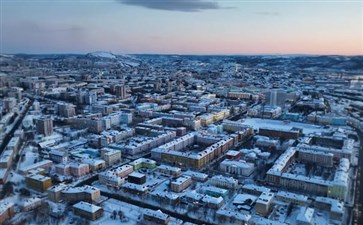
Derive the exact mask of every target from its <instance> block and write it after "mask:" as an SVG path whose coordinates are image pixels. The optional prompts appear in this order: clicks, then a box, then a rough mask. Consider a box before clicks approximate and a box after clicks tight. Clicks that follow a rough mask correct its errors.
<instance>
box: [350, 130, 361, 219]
mask: <svg viewBox="0 0 363 225" xmlns="http://www.w3.org/2000/svg"><path fill="white" fill-rule="evenodd" d="M357 132H358V135H359V140H360V150H359V162H358V176H357V182H356V185H357V186H356V189H355V190H356V193H355V195H356V196H355V204H354V205H355V206H354V211H355V213H353V217H354V218H353V221H352V224H353V225H360V224H363V215H362V210H363V208H362V204H363V193H362V192H361V191H362V184H363V132H362V131H357Z"/></svg>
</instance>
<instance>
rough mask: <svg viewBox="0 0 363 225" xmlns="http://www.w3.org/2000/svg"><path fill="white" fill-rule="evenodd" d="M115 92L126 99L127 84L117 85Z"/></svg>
mask: <svg viewBox="0 0 363 225" xmlns="http://www.w3.org/2000/svg"><path fill="white" fill-rule="evenodd" d="M115 94H116V97H117V98H120V99H125V98H126V97H127V86H125V85H116V86H115Z"/></svg>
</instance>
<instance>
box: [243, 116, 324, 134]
mask: <svg viewBox="0 0 363 225" xmlns="http://www.w3.org/2000/svg"><path fill="white" fill-rule="evenodd" d="M242 123H243V124H245V125H248V126H251V127H253V128H254V129H260V128H265V127H268V128H271V129H281V130H290V129H292V128H293V127H297V128H302V129H303V133H304V134H311V133H318V132H324V131H325V132H326V131H327V129H326V128H324V127H323V126H317V125H313V124H306V123H297V122H289V123H284V121H282V120H271V119H260V118H247V119H245V120H244V121H242Z"/></svg>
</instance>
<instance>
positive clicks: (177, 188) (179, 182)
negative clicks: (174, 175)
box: [170, 176, 193, 192]
mask: <svg viewBox="0 0 363 225" xmlns="http://www.w3.org/2000/svg"><path fill="white" fill-rule="evenodd" d="M192 182H193V181H192V178H191V177H189V176H182V177H179V178H178V179H176V180H175V181H172V182H171V186H170V187H171V190H172V191H174V192H182V191H183V190H185V189H186V188H187V187H189V186H190V185H191V184H192Z"/></svg>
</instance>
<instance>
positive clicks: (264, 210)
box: [255, 192, 275, 216]
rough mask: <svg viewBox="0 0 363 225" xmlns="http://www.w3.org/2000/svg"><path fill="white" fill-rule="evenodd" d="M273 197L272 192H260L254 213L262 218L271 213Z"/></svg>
mask: <svg viewBox="0 0 363 225" xmlns="http://www.w3.org/2000/svg"><path fill="white" fill-rule="evenodd" d="M274 197H275V195H274V194H273V193H272V192H262V194H261V195H260V196H259V197H258V199H257V201H256V205H255V209H256V212H257V213H258V214H260V215H262V216H267V215H268V214H269V213H270V212H271V209H272V206H273V200H274Z"/></svg>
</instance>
